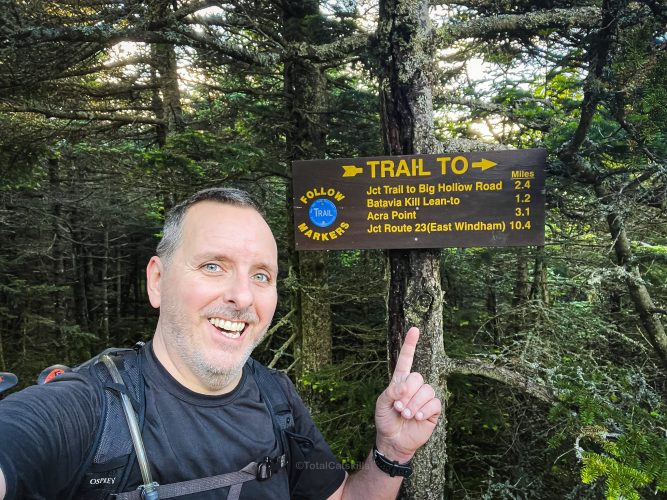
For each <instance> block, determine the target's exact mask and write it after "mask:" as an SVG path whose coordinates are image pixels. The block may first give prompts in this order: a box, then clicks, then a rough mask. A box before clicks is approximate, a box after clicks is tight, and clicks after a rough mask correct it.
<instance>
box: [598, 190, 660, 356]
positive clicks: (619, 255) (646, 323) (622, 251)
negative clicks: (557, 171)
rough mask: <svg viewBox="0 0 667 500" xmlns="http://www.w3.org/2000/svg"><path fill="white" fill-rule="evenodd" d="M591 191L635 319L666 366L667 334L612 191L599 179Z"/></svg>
mask: <svg viewBox="0 0 667 500" xmlns="http://www.w3.org/2000/svg"><path fill="white" fill-rule="evenodd" d="M595 194H596V195H597V196H598V199H599V200H600V203H601V204H602V206H603V207H605V209H606V210H605V211H606V213H607V224H608V225H609V232H610V233H611V239H612V241H613V242H614V252H615V254H616V262H617V264H618V266H619V267H620V268H621V269H622V273H623V275H624V276H625V283H626V284H627V286H628V291H629V292H630V298H631V299H632V303H633V304H634V306H635V310H636V311H637V314H639V320H640V322H641V324H642V326H643V327H644V331H646V334H647V335H648V339H649V342H650V343H651V346H652V347H653V350H654V351H655V353H656V354H657V355H658V357H659V358H660V361H661V362H662V366H663V367H664V368H665V369H667V335H665V328H664V326H663V324H662V322H661V321H660V316H659V314H658V313H657V312H654V311H656V307H655V305H654V304H653V300H652V299H651V294H650V293H649V291H648V289H647V288H646V285H645V284H644V280H643V279H642V277H641V275H640V274H639V269H638V268H637V265H633V264H632V257H633V255H632V247H631V246H630V239H629V238H628V236H627V234H626V232H625V225H624V224H623V219H622V218H621V215H620V214H619V213H618V212H617V211H616V210H614V207H613V206H612V193H611V192H610V190H609V189H608V188H607V187H606V186H605V185H604V184H602V183H599V184H597V185H596V186H595Z"/></svg>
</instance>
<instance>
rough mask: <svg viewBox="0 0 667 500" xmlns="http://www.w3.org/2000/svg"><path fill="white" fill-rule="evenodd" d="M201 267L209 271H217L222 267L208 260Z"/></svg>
mask: <svg viewBox="0 0 667 500" xmlns="http://www.w3.org/2000/svg"><path fill="white" fill-rule="evenodd" d="M202 267H203V268H204V269H205V270H206V271H208V272H211V273H217V272H218V271H221V270H222V268H221V267H220V266H219V265H218V264H214V263H213V262H209V263H208V264H204V265H203V266H202Z"/></svg>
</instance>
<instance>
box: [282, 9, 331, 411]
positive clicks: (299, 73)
mask: <svg viewBox="0 0 667 500" xmlns="http://www.w3.org/2000/svg"><path fill="white" fill-rule="evenodd" d="M283 8H284V22H283V24H284V33H283V36H284V38H285V41H286V42H288V43H292V44H301V43H307V42H313V37H314V33H312V30H313V28H312V22H310V21H311V20H312V18H313V17H314V16H317V15H319V2H317V1H313V0H308V1H296V0H293V1H286V2H283ZM284 88H285V97H286V108H287V123H288V125H287V147H288V152H287V155H288V158H289V159H290V161H293V160H312V159H317V158H324V157H325V154H326V138H325V130H326V119H325V117H326V114H325V112H326V76H325V75H324V70H323V68H322V67H321V66H319V65H318V64H316V63H314V62H313V61H311V60H309V59H308V58H305V57H302V56H300V55H299V54H296V53H295V54H293V55H292V56H291V57H289V58H287V60H286V61H285V74H284ZM288 196H289V198H290V200H288V206H289V204H290V203H291V192H289V193H288ZM291 253H292V256H293V257H292V268H293V269H295V270H296V271H297V274H298V280H297V282H298V284H299V285H298V288H297V291H296V295H297V296H296V298H295V301H296V302H297V303H298V306H299V307H298V310H299V314H298V321H297V324H298V325H300V331H301V344H300V349H299V351H300V358H301V364H300V365H301V366H300V369H301V371H302V372H310V371H317V370H319V369H320V368H321V367H323V366H326V365H328V364H330V363H331V342H332V341H331V328H332V325H331V306H330V299H329V294H328V287H327V282H328V275H327V264H328V255H327V253H326V252H302V253H300V254H297V253H296V251H295V250H294V247H293V245H292V251H291ZM304 396H305V399H307V400H308V399H309V397H308V392H307V391H306V392H304Z"/></svg>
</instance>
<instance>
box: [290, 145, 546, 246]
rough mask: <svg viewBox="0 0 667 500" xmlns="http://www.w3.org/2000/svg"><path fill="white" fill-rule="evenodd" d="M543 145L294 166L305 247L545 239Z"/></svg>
mask: <svg viewBox="0 0 667 500" xmlns="http://www.w3.org/2000/svg"><path fill="white" fill-rule="evenodd" d="M545 163H546V151H545V150H544V149H524V150H507V151H480V152H474V153H454V154H440V155H410V156H382V157H380V156H378V157H369V158H346V159H337V160H308V161H295V162H293V164H292V183H293V189H294V223H295V235H296V248H297V250H334V249H337V250H341V249H353V248H386V249H389V248H441V247H473V246H474V247H485V246H528V245H543V244H544V167H545Z"/></svg>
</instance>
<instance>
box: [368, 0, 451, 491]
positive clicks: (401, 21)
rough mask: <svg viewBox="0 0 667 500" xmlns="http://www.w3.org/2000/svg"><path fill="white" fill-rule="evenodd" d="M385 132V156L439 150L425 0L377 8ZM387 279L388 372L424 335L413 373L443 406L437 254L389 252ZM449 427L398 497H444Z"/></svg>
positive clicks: (425, 450)
mask: <svg viewBox="0 0 667 500" xmlns="http://www.w3.org/2000/svg"><path fill="white" fill-rule="evenodd" d="M377 38H378V44H379V54H378V55H379V61H380V65H381V69H380V72H381V73H380V103H381V117H382V125H383V127H382V130H383V138H384V143H385V149H386V152H387V153H388V154H391V155H400V154H419V153H422V154H427V153H435V152H436V151H437V149H438V147H437V141H436V140H435V136H434V131H433V102H432V95H431V79H430V74H431V64H432V46H431V43H432V30H431V25H430V21H429V16H428V2H427V1H423V0H417V1H416V0H385V1H381V2H380V18H379V24H378V33H377ZM387 256H388V269H389V273H390V280H389V292H388V299H387V306H388V310H389V324H388V355H389V371H390V373H391V372H392V371H393V368H394V366H395V364H396V359H397V356H398V352H399V351H400V346H401V345H402V343H403V340H404V338H405V332H406V331H407V329H408V328H409V327H410V326H412V325H415V326H418V327H419V328H420V329H421V338H420V341H419V345H418V346H417V352H416V354H415V361H414V364H413V370H414V371H419V372H420V373H421V374H422V375H423V377H424V379H425V380H426V381H427V382H429V383H430V384H432V385H433V386H434V387H436V388H437V389H436V392H437V394H438V396H440V397H441V398H442V399H443V401H444V397H445V395H446V391H447V389H446V380H445V377H444V375H443V371H442V369H441V367H442V363H441V361H442V360H443V359H444V344H443V331H442V328H443V326H442V288H441V284H440V251H439V250H409V251H398V250H392V251H389V252H388V253H387ZM446 428H447V426H446V422H445V417H444V408H443V416H442V417H441V420H440V423H439V424H438V426H437V428H436V430H435V432H434V433H433V436H432V437H431V439H430V440H429V442H428V443H427V444H426V445H425V446H424V447H422V448H421V449H420V450H419V451H418V452H417V455H415V458H414V460H413V464H414V469H415V473H414V474H413V476H412V477H411V478H410V480H408V481H405V482H404V483H403V488H402V492H401V496H402V498H410V499H432V498H441V497H442V496H443V494H444V491H445V477H446V476H445V463H446V449H445V444H446V442H445V438H446Z"/></svg>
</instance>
